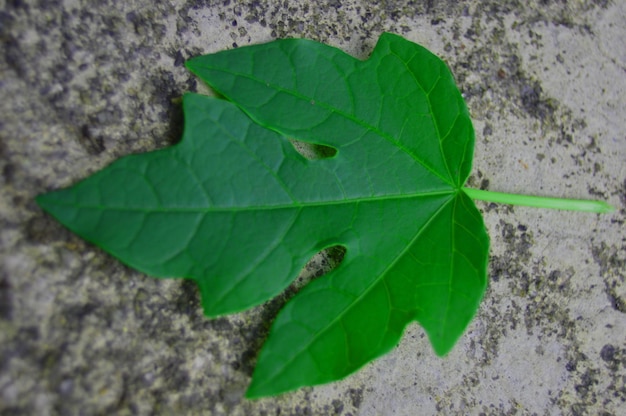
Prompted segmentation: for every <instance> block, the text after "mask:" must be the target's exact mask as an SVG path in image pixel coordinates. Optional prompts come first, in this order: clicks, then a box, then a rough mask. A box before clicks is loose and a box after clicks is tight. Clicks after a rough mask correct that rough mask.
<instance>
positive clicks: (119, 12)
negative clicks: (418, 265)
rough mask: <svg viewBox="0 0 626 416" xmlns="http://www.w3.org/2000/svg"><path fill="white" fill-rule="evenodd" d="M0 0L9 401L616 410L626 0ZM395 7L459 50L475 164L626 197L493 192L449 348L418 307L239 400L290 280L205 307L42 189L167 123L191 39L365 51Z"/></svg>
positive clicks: (623, 376)
mask: <svg viewBox="0 0 626 416" xmlns="http://www.w3.org/2000/svg"><path fill="white" fill-rule="evenodd" d="M503 3H504V4H503ZM0 4H2V7H1V8H0V9H1V10H0V40H1V42H2V54H0V74H1V77H0V93H1V96H2V101H1V102H0V114H2V116H1V118H0V155H1V158H0V170H1V172H2V175H0V414H2V415H5V414H6V415H18V414H24V415H27V414H28V415H30V414H37V415H48V414H50V415H56V414H58V415H83V414H84V415H91V414H121V415H125V414H141V415H144V414H145V415H148V414H214V415H279V414H280V415H291V414H293V415H300V414H302V415H306V414H311V415H357V414H358V415H428V414H445V415H456V414H458V415H465V414H494V415H500V414H510V415H531V414H536V415H557V414H567V415H586V414H594V415H620V414H624V412H625V410H624V409H625V408H626V407H625V406H626V403H625V401H626V386H625V384H624V383H625V381H624V380H626V368H625V366H626V338H625V335H624V334H626V283H625V282H624V279H625V270H624V269H625V267H624V265H625V263H626V249H625V247H626V232H625V228H624V220H625V207H626V163H625V162H626V134H625V133H624V131H625V130H626V129H625V127H626V126H625V123H624V120H625V117H624V112H625V109H626V48H624V39H625V38H626V5H625V3H624V2H623V1H621V0H615V1H599V0H598V1H596V0H593V1H592V0H576V1H567V2H546V1H538V0H537V1H532V0H531V1H525V2H501V1H497V0H486V1H460V2H458V1H439V2H431V1H417V2H409V1H385V2H383V1H380V2H376V1H375V2H363V1H357V0H350V1H345V2H340V1H331V2H317V1H316V2H312V1H301V2H273V1H266V0H259V1H245V2H237V1H220V2H217V1H207V0H199V1H183V0H131V1H119V0H107V1H101V2H87V1H80V0H65V1H63V0H57V1H35V0H6V1H3V2H0ZM383 31H391V32H396V33H399V34H401V35H403V36H405V37H406V38H408V39H409V40H412V41H415V42H418V43H420V44H422V45H424V46H426V47H428V48H429V49H431V50H432V51H433V52H435V53H436V54H438V55H439V56H441V57H442V58H443V59H445V60H446V61H447V62H448V64H449V65H450V67H451V69H452V71H453V73H454V74H455V77H456V78H457V81H458V83H459V86H460V88H461V90H462V91H463V93H464V96H465V98H466V100H467V103H468V106H469V108H470V112H471V113H472V117H473V119H474V126H475V129H476V132H477V140H476V151H475V152H476V158H475V162H474V174H473V175H472V178H471V180H470V185H472V186H475V187H480V186H482V187H487V188H488V189H491V190H496V191H504V192H520V193H530V194H540V195H553V196H562V197H571V198H582V199H606V200H608V201H609V202H610V203H611V204H613V205H614V206H615V207H616V208H617V210H616V211H615V212H614V213H612V214H608V215H602V216H600V215H595V214H583V213H572V212H555V211H547V210H540V209H532V208H520V207H515V208H512V207H508V206H495V205H489V204H484V203H479V204H478V206H479V208H480V209H481V210H482V211H483V214H484V217H485V221H486V223H487V226H488V229H489V233H490V235H491V240H492V248H491V261H490V269H489V272H490V287H489V289H488V292H487V294H486V297H485V299H484V302H483V304H482V306H481V308H480V311H479V313H478V316H477V317H476V319H475V320H474V321H473V323H472V324H471V325H470V328H469V330H468V332H467V333H466V334H465V335H464V336H463V338H462V339H461V340H460V342H459V344H458V345H457V346H456V348H455V349H454V350H453V351H452V353H451V354H450V355H448V356H447V357H446V358H443V359H442V358H437V357H436V356H435V355H434V354H433V352H432V349H431V348H430V345H429V344H428V340H427V339H426V337H425V335H424V333H423V332H422V330H421V329H420V328H419V326H417V325H412V326H410V327H409V328H408V329H407V331H406V334H405V336H404V338H403V340H402V342H401V343H400V344H399V345H398V347H397V348H396V349H395V350H394V351H393V352H391V353H390V354H388V355H386V356H385V357H383V358H381V359H379V360H377V361H375V362H373V363H372V364H370V365H368V366H366V367H365V368H364V369H362V370H361V371H360V372H358V373H356V374H355V375H353V376H350V377H348V378H347V379H345V380H343V381H340V382H337V383H332V384H329V385H324V386H319V387H314V388H304V389H300V390H298V391H296V392H293V393H289V394H285V395H282V396H279V397H275V398H267V399H262V400H258V401H247V400H245V399H244V398H243V397H242V395H243V392H244V391H245V389H246V386H247V385H248V383H249V380H250V375H251V372H252V369H253V366H254V360H255V356H256V354H257V352H258V350H259V348H260V345H261V344H262V341H263V336H264V334H265V333H266V332H265V331H266V329H267V326H268V324H269V323H270V322H271V319H272V317H273V316H274V315H275V313H276V309H277V307H278V306H280V302H281V301H280V300H278V301H275V302H272V303H270V304H268V305H265V306H261V307H258V308H255V309H254V310H252V311H248V312H244V313H241V314H237V315H233V316H228V317H224V318H220V319H217V320H209V319H206V318H204V317H203V315H202V311H201V308H200V305H199V299H198V294H197V291H196V289H195V287H194V285H193V284H190V283H185V282H183V281H180V280H155V279H152V278H150V277H147V276H144V275H142V274H140V273H137V272H135V271H133V270H130V269H128V268H126V267H125V266H123V265H121V264H120V263H119V262H117V261H116V260H115V259H113V258H112V257H110V256H108V255H107V254H105V253H104V252H102V251H101V250H98V249H96V248H95V247H93V246H91V245H89V244H86V243H85V242H83V241H82V240H81V239H79V238H78V237H75V236H74V235H72V234H70V233H69V232H68V231H66V230H65V229H63V228H62V227H61V226H60V225H59V224H57V223H56V222H55V221H53V220H52V219H51V218H50V217H48V216H46V215H44V214H43V213H42V211H41V210H40V209H39V208H38V207H37V206H36V205H35V203H34V202H33V198H34V197H35V196H36V195H37V194H39V193H42V192H45V191H47V190H51V189H56V188H59V187H62V186H67V185H70V184H72V183H74V182H76V181H77V180H79V179H81V178H84V177H85V176H87V175H88V174H89V173H92V172H94V171H95V170H97V169H99V168H101V167H104V166H106V165H107V164H108V163H109V162H111V161H113V160H115V159H116V158H118V157H119V156H122V155H125V154H128V153H133V152H142V151H148V150H152V149H155V148H159V147H163V146H167V145H169V144H172V143H174V142H176V141H177V140H178V139H179V137H180V134H181V129H182V114H181V109H180V97H181V95H182V94H183V92H185V91H193V90H197V91H205V89H204V88H203V87H202V86H201V85H199V82H198V80H196V79H195V78H194V77H193V76H192V75H191V74H190V73H188V72H187V71H186V70H185V69H184V67H183V66H182V62H183V61H184V60H185V59H187V58H189V57H191V56H195V55H198V54H202V53H209V52H214V51H218V50H222V49H225V48H231V47H233V46H235V45H237V46H244V45H247V44H250V43H260V42H265V41H270V40H272V39H274V38H277V37H289V36H292V37H294V36H295V37H307V38H312V39H315V40H319V41H322V42H326V43H328V44H332V45H335V46H338V47H340V48H342V49H343V50H345V51H347V52H349V53H351V54H353V55H355V56H358V57H361V58H365V57H366V56H367V55H368V53H369V52H370V51H371V49H372V47H373V45H374V43H375V41H376V39H377V38H378V36H379V34H380V33H381V32H383ZM317 267H321V266H317V265H316V264H312V265H311V266H310V268H312V269H313V270H312V271H307V272H306V273H315V270H316V268H317Z"/></svg>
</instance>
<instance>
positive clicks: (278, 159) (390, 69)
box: [37, 34, 489, 397]
mask: <svg viewBox="0 0 626 416" xmlns="http://www.w3.org/2000/svg"><path fill="white" fill-rule="evenodd" d="M187 66H188V68H189V69H191V70H192V71H193V72H194V73H195V74H197V75H198V76H199V77H200V78H202V79H203V80H205V81H206V82H207V83H208V84H209V85H210V86H211V87H213V88H214V89H215V90H216V91H218V92H219V93H220V94H221V95H223V96H224V97H226V98H227V99H228V100H222V99H217V98H209V97H205V96H201V95H196V94H187V95H185V96H184V100H183V103H184V113H185V132H184V136H183V139H182V141H181V142H180V143H179V144H178V145H176V146H173V147H170V148H167V149H163V150H159V151H155V152H151V153H147V154H140V155H131V156H127V157H124V158H122V159H119V160H118V161H116V162H114V163H113V164H111V165H110V166H109V167H107V168H106V169H104V170H102V171H100V172H98V173H96V174H94V175H92V176H91V177H89V178H87V179H85V180H84V181H82V182H80V183H78V184H76V185H75V186H73V187H71V188H68V189H64V190H60V191H56V192H51V193H48V194H45V195H41V196H39V197H38V198H37V202H38V203H39V204H40V206H41V207H43V208H44V209H45V210H46V211H48V212H49V213H51V214H52V215H53V216H55V217H56V218H57V219H58V220H59V221H60V222H62V223H63V224H65V225H66V226H67V227H68V228H70V229H71V230H72V231H74V232H75V233H77V234H78V235H80V236H82V237H83V238H85V239H86V240H88V241H91V242H93V243H95V244H97V245H98V246H100V247H102V248H103V249H104V250H106V251H108V252H110V253H111V254H113V255H114V256H116V257H118V258H119V259H120V260H121V261H123V262H124V263H126V264H128V265H130V266H132V267H134V268H136V269H138V270H141V271H143V272H145V273H147V274H150V275H153V276H157V277H185V278H189V279H193V280H195V281H196V282H197V284H198V286H199V288H200V291H201V295H202V304H203V307H204V310H205V312H206V314H207V315H208V316H218V315H223V314H227V313H232V312H237V311H241V310H244V309H246V308H249V307H251V306H253V305H257V304H260V303H262V302H264V301H266V300H268V299H270V298H272V297H273V296H275V295H277V294H279V293H280V292H281V291H282V290H284V289H285V288H286V287H287V286H288V285H289V284H290V283H291V282H292V281H293V280H294V279H295V277H296V276H297V275H298V273H299V271H300V270H301V268H302V267H303V266H304V264H305V263H306V262H307V261H308V260H309V259H310V258H311V257H312V256H313V255H314V254H315V253H317V252H318V251H319V250H321V249H324V248H327V247H331V246H335V245H341V246H343V247H345V249H346V254H345V257H344V259H343V261H342V263H341V264H340V266H339V267H338V268H337V269H335V270H333V271H332V272H330V273H329V274H328V275H326V276H323V277H321V278H319V279H317V280H314V281H313V282H311V283H309V284H308V285H307V286H306V287H305V288H304V289H303V290H301V291H300V292H299V293H298V294H297V295H296V296H295V297H294V298H293V299H291V300H290V301H289V302H288V303H287V305H286V306H285V307H284V308H283V310H282V311H281V312H280V313H279V315H278V317H277V318H276V320H275V322H274V323H273V325H272V328H271V331H270V335H269V337H268V339H267V341H266V343H265V345H264V347H263V349H262V350H261V352H260V354H259V358H258V364H257V367H256V369H255V372H254V376H253V380H252V383H251V385H250V388H249V390H248V392H247V395H248V397H259V396H266V395H273V394H278V393H281V392H285V391H288V390H292V389H295V388H298V387H300V386H305V385H314V384H319V383H325V382H329V381H333V380H337V379H340V378H343V377H345V376H346V375H348V374H350V373H352V372H354V371H355V370H357V369H358V368H360V367H362V366H363V365H364V364H366V363H367V362H369V361H371V360H372V359H374V358H376V357H378V356H380V355H382V354H384V353H385V352H387V351H389V350H390V349H391V348H393V347H394V346H395V345H396V344H397V343H398V341H399V339H400V337H401V335H402V332H403V330H404V328H405V326H406V325H407V324H408V323H409V322H411V321H414V320H417V321H418V322H419V323H420V324H421V325H422V326H423V328H424V329H425V331H426V332H427V334H428V336H429V339H430V341H431V343H432V345H433V348H434V350H435V352H436V353H437V354H439V355H443V354H446V353H447V352H448V351H449V350H450V349H451V348H452V347H453V346H454V344H455V342H456V341H457V339H458V338H459V337H460V336H461V334H462V333H463V331H464V330H465V328H466V326H467V324H468V323H469V322H470V320H471V319H472V317H473V316H474V314H475V312H476V309H477V307H478V305H479V302H480V300H481V298H482V296H483V294H484V291H485V288H486V282H487V279H486V267H487V259H488V251H489V240H488V237H487V234H486V231H485V227H484V224H483V221H482V217H481V215H480V213H479V212H478V210H477V209H476V207H475V205H474V203H473V202H472V200H471V199H470V198H469V197H468V196H467V195H466V193H465V191H464V190H463V185H464V183H465V181H466V179H467V177H468V175H469V173H470V170H471V162H472V153H473V147H474V134H473V129H472V125H471V121H470V118H469V115H468V111H467V108H466V106H465V104H464V102H463V99H462V97H461V95H460V93H459V91H458V89H457V87H456V86H455V83H454V80H453V78H452V75H451V74H450V71H449V70H448V68H447V67H446V65H445V64H444V63H443V62H442V61H441V60H440V59H439V58H437V57H436V56H434V55H433V54H431V53H430V52H428V51H427V50H426V49H424V48H422V47H421V46H418V45H416V44H414V43H411V42H409V41H406V40H404V39H402V38H401V37H398V36H396V35H391V34H383V35H382V36H381V38H380V40H379V42H378V44H377V46H376V48H375V49H374V51H373V52H372V54H371V56H370V58H369V59H367V60H365V61H360V60H357V59H355V58H353V57H351V56H349V55H347V54H345V53H343V52H341V51H340V50H338V49H335V48H332V47H329V46H326V45H323V44H319V43H316V42H312V41H308V40H296V39H287V40H278V41H274V42H271V43H268V44H263V45H255V46H249V47H243V48H239V49H235V50H229V51H224V52H220V53H217V54H213V55H207V56H201V57H198V58H194V59H192V60H190V61H188V63H187ZM289 138H294V139H297V140H301V141H306V142H310V143H316V144H322V145H325V146H331V147H333V148H334V149H335V150H336V154H335V155H334V156H333V157H330V158H326V159H319V160H308V159H305V158H304V157H302V156H301V155H300V154H299V153H298V152H297V151H296V150H295V149H294V148H293V146H292V144H291V142H290V141H289Z"/></svg>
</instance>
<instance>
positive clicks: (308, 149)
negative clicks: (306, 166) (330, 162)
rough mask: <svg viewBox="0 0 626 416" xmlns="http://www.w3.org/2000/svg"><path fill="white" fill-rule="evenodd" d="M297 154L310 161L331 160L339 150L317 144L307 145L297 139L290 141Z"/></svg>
mask: <svg viewBox="0 0 626 416" xmlns="http://www.w3.org/2000/svg"><path fill="white" fill-rule="evenodd" d="M289 141H290V142H291V144H292V145H293V148H294V149H296V152H298V153H300V154H301V155H302V156H304V157H306V158H307V159H309V160H319V159H329V158H331V157H334V156H335V155H336V154H337V149H335V148H334V147H331V146H325V145H323V144H317V143H307V142H302V141H300V140H296V139H289Z"/></svg>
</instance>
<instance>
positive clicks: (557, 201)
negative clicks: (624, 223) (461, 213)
mask: <svg viewBox="0 0 626 416" xmlns="http://www.w3.org/2000/svg"><path fill="white" fill-rule="evenodd" d="M463 191H465V193H466V194H467V196H469V197H470V198H472V199H478V200H480V201H489V202H497V203H501V204H510V205H525V206H528V207H539V208H551V209H565V210H570V211H586V212H597V213H606V212H612V211H614V210H615V208H613V207H612V206H611V205H609V204H607V203H606V202H604V201H588V200H581V199H563V198H552V197H546V196H531V195H519V194H507V193H504V192H493V191H484V190H482V189H472V188H463Z"/></svg>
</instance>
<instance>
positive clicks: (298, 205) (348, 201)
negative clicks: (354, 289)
mask: <svg viewBox="0 0 626 416" xmlns="http://www.w3.org/2000/svg"><path fill="white" fill-rule="evenodd" d="M458 192H459V190H457V189H449V190H445V191H433V192H422V193H410V194H397V195H391V196H390V195H385V196H380V197H376V196H372V197H367V198H349V199H343V200H339V201H337V200H329V201H319V202H295V201H294V202H293V203H291V204H286V203H285V204H276V205H256V206H251V205H247V206H245V207H206V208H202V207H196V208H179V207H171V208H169V207H147V208H141V207H128V206H112V205H97V204H77V203H59V202H57V201H48V204H54V205H56V206H60V207H73V208H79V209H97V210H103V211H104V210H111V211H126V212H144V213H154V212H171V213H198V212H203V213H209V212H246V211H268V210H281V209H294V208H298V209H302V208H309V207H318V206H329V205H351V204H359V203H366V202H376V201H390V202H391V201H394V200H399V199H411V198H427V197H431V196H443V195H447V194H450V195H453V194H456V193H458Z"/></svg>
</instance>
